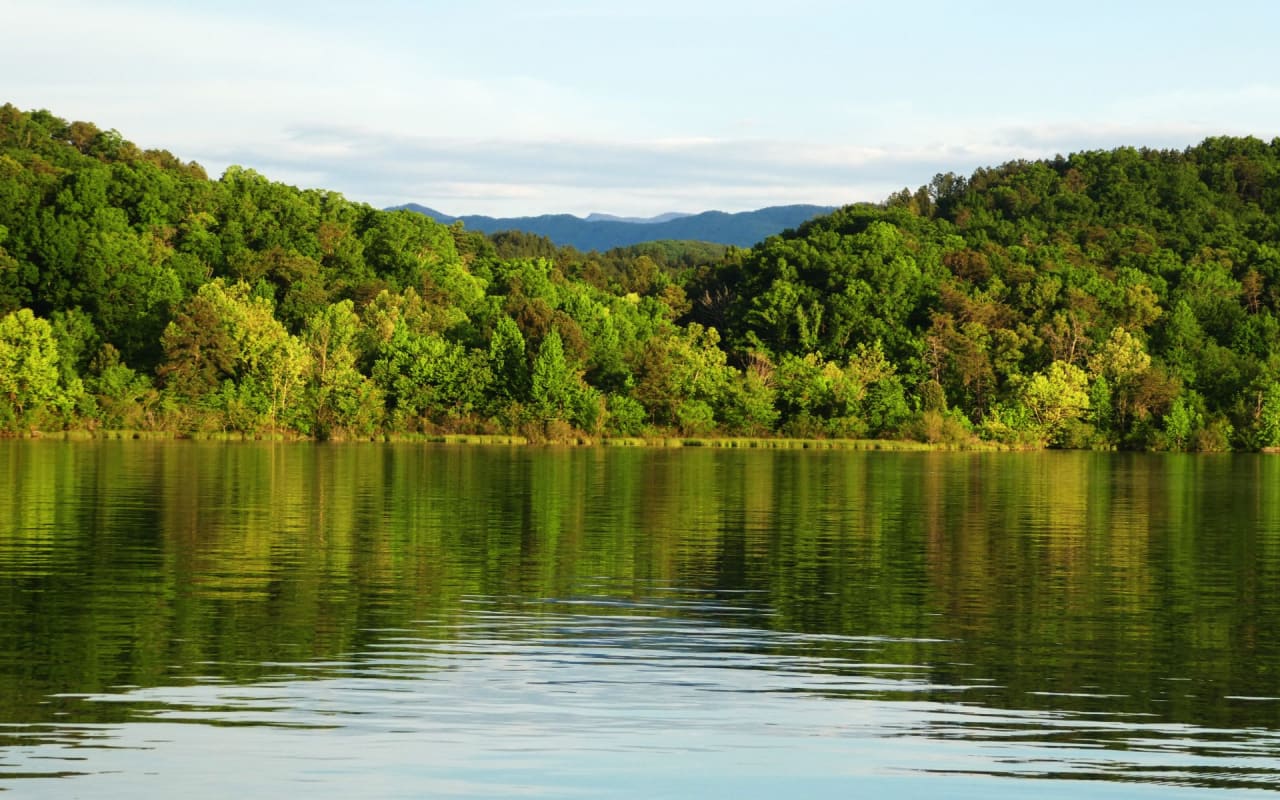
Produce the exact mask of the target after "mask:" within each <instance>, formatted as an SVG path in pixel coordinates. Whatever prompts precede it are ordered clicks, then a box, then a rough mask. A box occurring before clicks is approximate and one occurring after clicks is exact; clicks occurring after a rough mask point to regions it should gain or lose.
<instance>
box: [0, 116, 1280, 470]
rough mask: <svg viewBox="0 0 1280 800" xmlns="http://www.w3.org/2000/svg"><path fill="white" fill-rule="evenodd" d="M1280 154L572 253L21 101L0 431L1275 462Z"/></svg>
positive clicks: (1207, 146)
mask: <svg viewBox="0 0 1280 800" xmlns="http://www.w3.org/2000/svg"><path fill="white" fill-rule="evenodd" d="M1278 314H1280V139H1274V140H1272V141H1271V142H1270V143H1266V142H1262V141H1259V140H1257V139H1252V138H1225V137H1224V138H1213V139H1209V140H1206V141H1205V142H1203V143H1201V144H1200V145H1198V146H1196V147H1192V148H1189V149H1187V150H1185V151H1171V150H1147V149H1132V148H1122V149H1117V150H1113V151H1106V152H1085V153H1078V154H1075V155H1071V156H1066V157H1058V158H1055V159H1053V160H1047V161H1037V162H1014V163H1009V164H1005V165H1003V166H1000V167H996V168H992V169H981V170H978V171H977V172H975V173H974V174H973V175H971V176H969V177H963V176H958V175H954V174H947V175H939V176H937V177H936V178H934V180H933V181H932V182H931V183H930V184H929V185H928V186H923V187H920V188H919V189H917V190H915V191H911V190H908V189H904V190H903V191H901V192H899V193H897V194H895V195H893V196H891V197H889V198H888V199H887V200H886V201H885V202H884V203H881V204H878V205H870V204H867V205H854V206H848V207H845V208H843V209H840V210H838V211H836V212H834V213H832V214H830V215H828V216H823V217H819V218H817V219H815V220H812V221H810V222H808V223H805V224H803V225H801V226H800V227H799V228H797V229H796V230H792V231H787V232H785V233H783V234H782V235H779V236H773V237H770V238H769V239H767V240H765V241H763V242H761V243H760V244H758V245H756V246H754V247H753V248H751V249H749V250H745V249H737V248H724V247H720V246H714V245H705V244H698V243H678V242H660V243H651V244H646V245H638V246H635V247H631V248H626V249H622V250H615V251H610V252H606V253H597V252H591V253H582V252H579V251H577V250H574V249H572V248H568V247H557V246H555V245H554V244H553V243H551V242H550V241H549V240H546V239H543V238H540V237H537V236H533V235H530V234H521V233H505V234H495V235H492V236H486V235H484V234H482V233H480V232H477V231H470V230H467V229H466V228H465V227H464V226H462V225H452V226H448V227H446V226H443V225H440V224H437V223H435V222H433V221H432V220H430V219H428V218H427V217H425V216H423V215H420V214H416V213H413V212H409V211H379V210H377V209H374V208H372V207H370V206H367V205H364V204H359V203H353V202H350V201H348V200H346V199H344V198H343V197H342V196H340V195H338V194H336V193H333V192H326V191H318V190H298V189H295V188H293V187H289V186H285V185H282V184H279V183H273V182H271V181H270V180H268V179H266V178H265V177H263V176H261V175H259V174H257V173H255V172H253V171H252V170H249V169H245V168H241V167H232V168H230V169H228V170H227V171H226V172H225V173H224V174H223V175H222V176H221V177H220V178H219V179H217V180H210V179H209V177H208V176H207V175H206V174H205V172H204V170H203V169H202V168H201V167H200V166H199V165H197V164H194V163H184V162H183V161H181V160H180V159H178V158H176V157H175V156H173V155H172V154H171V153H169V152H166V151H162V150H142V149H140V148H138V147H136V146H135V145H133V144H132V143H130V142H129V141H127V140H125V139H124V138H123V137H122V136H121V135H120V134H119V133H117V132H116V131H114V130H101V129H99V128H98V127H97V126H95V125H93V124H91V123H86V122H70V123H69V122H67V121H65V120H63V119H60V118H58V117H56V116H54V115H53V114H51V113H49V112H47V111H34V112H23V111H20V110H19V109H17V108H15V107H13V106H11V105H5V106H3V107H0V428H3V429H5V430H7V431H10V432H21V431H27V430H32V429H40V430H46V431H49V430H59V429H90V430H93V429H128V430H155V431H171V432H175V433H178V434H201V433H210V432H220V431H229V432H240V433H244V434H248V435H265V434H285V435H304V436H314V437H318V438H353V437H367V436H374V435H380V434H388V433H410V432H426V433H439V432H459V433H500V432H508V433H519V434H522V435H525V436H527V437H529V438H530V439H531V440H534V441H539V440H567V439H571V438H576V437H583V436H586V437H600V436H644V435H655V434H667V433H677V434H679V435H683V436H710V435H722V436H735V435H747V436H768V435H782V436H790V437H800V438H809V437H843V438H865V437H877V438H903V439H916V440H920V441H926V442H942V443H948V444H966V443H974V442H978V441H989V442H995V443H1000V444H1004V445H1009V446H1028V447H1036V446H1046V445H1047V446H1059V447H1097V448H1108V447H1121V448H1134V449H1169V450H1225V449H1231V448H1237V449H1260V448H1266V447H1275V446H1278V445H1280V322H1278V319H1277V315H1278Z"/></svg>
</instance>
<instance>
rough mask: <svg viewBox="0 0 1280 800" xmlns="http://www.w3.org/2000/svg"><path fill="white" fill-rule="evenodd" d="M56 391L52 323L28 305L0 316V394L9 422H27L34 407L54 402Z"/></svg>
mask: <svg viewBox="0 0 1280 800" xmlns="http://www.w3.org/2000/svg"><path fill="white" fill-rule="evenodd" d="M59 394H60V389H59V386H58V347H57V344H56V343H55V342H54V337H53V326H52V325H50V324H49V322H48V320H45V319H41V318H40V317H37V316H36V315H35V314H34V313H32V311H31V309H29V308H20V309H18V310H17V311H13V312H11V313H9V314H6V315H5V316H4V317H3V318H0V397H2V398H3V399H4V401H5V402H6V403H7V404H8V409H6V410H7V411H8V412H9V413H8V414H6V415H5V416H7V417H8V420H6V421H7V422H8V423H9V425H10V426H19V425H23V424H26V422H27V421H28V419H29V417H30V414H31V412H32V410H33V409H35V408H38V407H40V406H42V405H44V404H51V403H55V402H56V401H57V400H58V399H59Z"/></svg>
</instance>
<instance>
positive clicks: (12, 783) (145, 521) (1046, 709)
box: [0, 441, 1280, 798]
mask: <svg viewBox="0 0 1280 800" xmlns="http://www.w3.org/2000/svg"><path fill="white" fill-rule="evenodd" d="M0 482H2V483H3V485H4V486H6V487H8V491H7V492H3V493H0V791H5V790H8V791H9V792H10V793H11V794H12V795H13V796H21V797H27V796H30V797H94V798H97V797H130V798H133V797H153V796H172V795H179V794H180V795H181V796H183V797H218V798H223V797H226V796H228V795H229V794H231V795H234V794H235V793H239V794H241V795H242V796H246V797H265V796H276V795H283V794H286V793H301V792H305V793H306V795H307V796H308V797H320V798H326V797H343V798H349V797H424V796H436V797H484V796H492V797H520V796H539V797H616V798H631V797H635V798H640V797H644V798H650V797H731V798H753V797H762V798H763V797H769V798H772V797H778V796H788V797H806V798H811V797H841V798H848V797H883V796H886V795H889V794H891V793H892V794H894V795H897V796H899V797H975V798H976V797H983V798H987V797H993V796H994V797H1024V796H1027V795H1029V794H1032V793H1035V794H1037V795H1039V796H1041V797H1064V798H1065V797H1079V796H1082V795H1087V796H1097V797H1187V798H1190V797H1221V798H1229V797H1245V796H1249V795H1253V794H1258V795H1261V794H1264V793H1265V794H1266V795H1268V796H1273V795H1274V793H1275V792H1276V791H1277V790H1280V458H1275V457H1260V456H1239V455H1237V456H1221V457H1184V456H1164V457H1157V456H1137V455H1133V456H1130V455H1115V454H1106V455H1104V454H1084V453H1037V454H946V453H928V454H919V453H910V454H906V453H903V454H894V453H839V452H811V451H800V452H768V451H726V450H700V449H688V450H683V451H661V450H622V449H616V450H615V449H574V450H558V449H539V448H511V449H506V448H494V449H489V448H480V447H456V448H455V447H448V446H393V445H386V446H384V445H339V446H324V445H297V444H291V445H250V444H243V445H204V444H194V443H184V442H176V443H141V442H124V443H68V442H41V441H36V442H13V441H0Z"/></svg>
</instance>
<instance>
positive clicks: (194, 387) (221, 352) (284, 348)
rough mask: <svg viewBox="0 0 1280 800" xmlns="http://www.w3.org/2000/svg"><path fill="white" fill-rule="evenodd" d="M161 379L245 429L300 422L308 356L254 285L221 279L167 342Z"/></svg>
mask: <svg viewBox="0 0 1280 800" xmlns="http://www.w3.org/2000/svg"><path fill="white" fill-rule="evenodd" d="M163 345H164V351H165V363H164V364H163V365H162V366H161V370H160V374H161V376H162V377H164V378H165V379H166V381H167V382H168V384H169V386H170V388H171V389H172V390H173V391H175V392H176V393H177V394H179V396H183V397H186V398H188V399H190V400H194V401H197V402H198V403H201V404H203V405H206V406H208V407H211V408H213V409H217V410H219V411H221V412H223V413H224V414H225V416H226V419H225V423H226V424H227V425H229V426H230V427H233V428H235V429H238V430H244V431H256V430H260V429H263V428H266V429H274V428H276V427H278V426H279V425H280V424H282V423H291V422H296V420H294V419H292V416H293V414H294V413H295V411H296V404H297V400H298V397H299V395H300V394H301V391H302V388H303V384H304V379H305V374H306V370H307V361H308V353H307V351H306V349H305V348H304V347H303V345H302V343H301V342H299V341H298V340H297V339H296V338H295V337H293V336H291V335H290V334H289V332H288V331H287V330H285V327H284V325H283V324H281V323H280V321H279V320H277V319H276V318H275V316H274V313H273V309H272V304H271V302H270V301H269V300H266V299H264V298H262V297H253V296H251V295H250V291H249V287H248V285H246V284H244V283H237V284H234V285H232V286H227V285H226V284H225V283H224V282H223V281H222V279H216V280H214V281H211V282H209V283H207V284H205V285H204V286H202V287H200V291H199V292H198V293H197V294H196V296H195V297H193V298H191V300H190V301H189V302H188V303H187V304H186V307H185V308H184V309H183V310H182V311H181V312H180V313H179V316H178V318H177V319H176V320H175V321H174V322H171V323H170V324H169V327H168V328H167V329H166V330H165V333H164V337H163Z"/></svg>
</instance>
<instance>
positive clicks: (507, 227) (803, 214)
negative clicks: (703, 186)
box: [387, 203, 835, 252]
mask: <svg viewBox="0 0 1280 800" xmlns="http://www.w3.org/2000/svg"><path fill="white" fill-rule="evenodd" d="M387 210H388V211H401V210H404V211H416V212H417V213H419V214H425V215H426V216H428V217H431V218H432V219H434V220H435V221H436V222H439V223H441V224H444V225H451V224H453V223H454V222H457V221H461V222H462V224H463V225H464V226H465V227H466V228H467V229H468V230H476V231H482V232H484V233H497V232H498V231H511V230H516V231H524V232H526V233H532V234H537V235H539V236H545V237H547V238H548V239H550V240H551V241H553V242H555V243H556V244H557V245H562V246H563V245H569V246H570V247H574V248H577V249H578V250H581V251H583V252H588V251H591V250H599V251H605V250H612V249H614V248H615V247H627V246H629V245H633V244H640V243H642V242H656V241H663V240H683V241H698V242H714V243H717V244H726V245H733V246H735V247H750V246H752V245H754V244H756V243H757V242H760V241H762V240H764V239H766V238H768V237H770V236H773V235H774V234H777V233H782V232H783V231H785V230H788V229H790V228H795V227H797V226H799V225H800V224H801V223H803V222H807V221H808V220H810V219H813V218H814V217H817V216H820V215H822V214H829V213H831V212H832V211H834V210H835V208H834V207H833V206H816V205H790V206H770V207H768V208H761V209H758V210H756V211H741V212H738V213H734V214H730V213H726V212H724V211H704V212H702V213H701V214H688V215H673V214H663V215H659V216H658V217H653V218H650V219H635V218H613V217H611V216H610V215H607V214H592V215H591V216H589V217H587V218H586V219H583V218H582V217H575V216H573V215H572V214H544V215H542V216H538V217H486V216H480V215H468V216H462V217H454V216H451V215H449V214H444V213H441V212H439V211H436V210H435V209H433V208H428V207H427V206H423V205H419V204H417V203H405V204H404V205H399V206H393V207H392V208H389V209H387Z"/></svg>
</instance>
